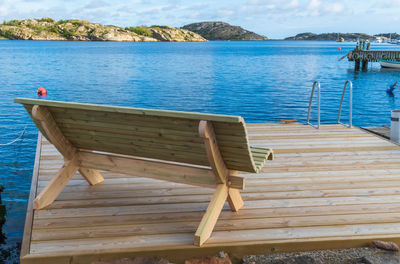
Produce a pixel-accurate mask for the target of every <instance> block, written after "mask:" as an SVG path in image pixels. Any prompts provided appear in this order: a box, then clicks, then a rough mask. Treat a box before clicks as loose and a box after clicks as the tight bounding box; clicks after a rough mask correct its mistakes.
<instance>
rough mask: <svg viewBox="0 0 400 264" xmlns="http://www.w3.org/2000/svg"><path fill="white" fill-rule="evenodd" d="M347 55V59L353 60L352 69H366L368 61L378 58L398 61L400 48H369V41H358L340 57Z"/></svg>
mask: <svg viewBox="0 0 400 264" xmlns="http://www.w3.org/2000/svg"><path fill="white" fill-rule="evenodd" d="M345 57H347V59H348V61H354V62H355V63H354V70H356V71H358V70H360V66H361V69H362V70H363V71H366V70H367V69H368V62H378V61H380V60H390V61H400V50H370V43H369V42H364V41H363V42H360V43H359V44H358V45H357V46H356V48H355V49H354V50H352V51H350V52H349V53H347V54H346V55H344V56H343V57H342V58H340V59H339V61H340V60H342V59H344V58H345Z"/></svg>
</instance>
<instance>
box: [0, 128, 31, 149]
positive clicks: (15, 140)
mask: <svg viewBox="0 0 400 264" xmlns="http://www.w3.org/2000/svg"><path fill="white" fill-rule="evenodd" d="M25 131H26V126H25V128H24V130H23V131H22V133H21V134H20V135H19V136H18V137H17V138H16V139H14V140H12V141H10V142H8V143H5V144H0V146H8V145H11V144H14V143H15V142H17V141H18V140H19V139H20V138H22V136H23V135H24V134H25Z"/></svg>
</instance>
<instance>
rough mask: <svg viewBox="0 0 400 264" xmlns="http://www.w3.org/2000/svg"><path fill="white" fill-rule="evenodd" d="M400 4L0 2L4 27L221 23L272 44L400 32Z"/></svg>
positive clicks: (352, 0) (322, 0) (349, 0)
mask: <svg viewBox="0 0 400 264" xmlns="http://www.w3.org/2000/svg"><path fill="white" fill-rule="evenodd" d="M399 14H400V0H380V1H379V0H364V1H362V0H359V1H356V0H335V1H334V0H287V1H284V0H243V1H240V0H202V1H195V0H169V1H168V0H68V1H65V0H0V21H3V20H11V19H26V18H42V17H51V18H53V19H56V20H59V19H72V18H74V19H84V20H89V21H91V22H97V23H102V24H106V25H116V26H122V27H126V26H139V25H147V26H150V25H170V26H174V27H181V26H184V25H186V24H190V23H194V22H201V21H223V22H227V23H230V24H232V25H238V26H241V27H243V28H245V29H247V30H250V31H253V32H256V33H259V34H262V35H265V36H267V37H269V38H272V39H279V38H285V37H289V36H293V35H295V34H298V33H302V32H313V33H323V32H343V33H348V32H359V33H367V34H376V33H386V32H400V24H399V22H400V17H399Z"/></svg>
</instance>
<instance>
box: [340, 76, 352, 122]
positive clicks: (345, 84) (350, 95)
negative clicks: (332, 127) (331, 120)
mask: <svg viewBox="0 0 400 264" xmlns="http://www.w3.org/2000/svg"><path fill="white" fill-rule="evenodd" d="M347 85H349V123H348V124H344V123H342V122H340V115H341V113H342V105H343V99H344V96H345V94H346V88H347ZM337 123H338V124H340V125H343V126H345V127H348V128H351V127H352V126H353V83H352V82H351V81H350V80H347V81H346V82H345V83H344V87H343V93H342V98H341V99H340V105H339V113H338V117H337Z"/></svg>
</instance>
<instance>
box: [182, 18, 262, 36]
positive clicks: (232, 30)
mask: <svg viewBox="0 0 400 264" xmlns="http://www.w3.org/2000/svg"><path fill="white" fill-rule="evenodd" d="M182 28H183V29H187V30H190V31H192V32H195V33H197V34H199V35H201V36H202V37H203V38H205V39H207V40H267V39H268V38H267V37H265V36H262V35H258V34H256V33H254V32H251V31H248V30H245V29H243V28H241V27H239V26H232V25H230V24H228V23H225V22H199V23H193V24H189V25H185V26H183V27H182Z"/></svg>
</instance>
